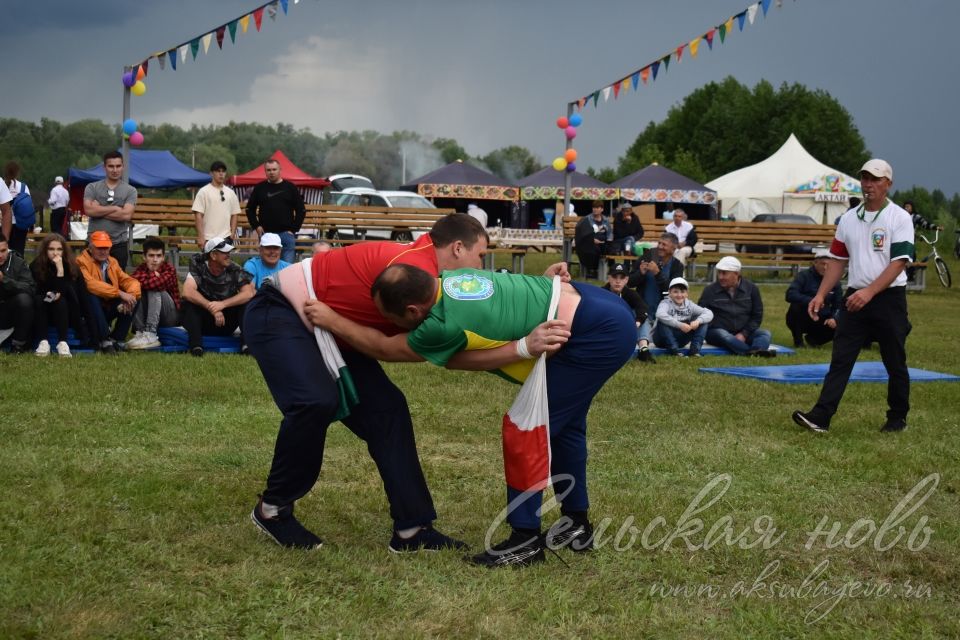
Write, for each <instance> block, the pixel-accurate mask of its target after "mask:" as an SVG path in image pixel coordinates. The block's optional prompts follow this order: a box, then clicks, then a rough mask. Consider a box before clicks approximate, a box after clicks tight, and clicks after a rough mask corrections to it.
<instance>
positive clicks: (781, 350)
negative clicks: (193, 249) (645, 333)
mask: <svg viewBox="0 0 960 640" xmlns="http://www.w3.org/2000/svg"><path fill="white" fill-rule="evenodd" d="M770 348H771V349H773V350H775V351H776V352H777V354H778V355H781V356H789V355H793V354H795V353H796V351H794V350H793V349H790V348H788V347H784V346H781V345H779V344H772V345H770ZM650 352H651V353H653V355H655V356H665V355H667V350H666V349H664V348H662V347H652V348H651V349H650ZM680 353H682V354H684V355H690V348H689V347H683V348H682V349H680ZM700 353H702V354H703V355H705V356H732V355H733V352H731V351H727V350H726V349H724V348H723V347H715V346H713V345H712V344H705V345H703V348H702V349H700ZM634 354H636V350H634Z"/></svg>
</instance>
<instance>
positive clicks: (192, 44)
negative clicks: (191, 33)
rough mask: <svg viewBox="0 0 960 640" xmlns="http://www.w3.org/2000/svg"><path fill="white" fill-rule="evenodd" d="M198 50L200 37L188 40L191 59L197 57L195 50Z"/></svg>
mask: <svg viewBox="0 0 960 640" xmlns="http://www.w3.org/2000/svg"><path fill="white" fill-rule="evenodd" d="M198 51H200V38H194V39H193V40H191V41H190V52H191V53H192V54H193V59H194V60H196V59H197V52H198Z"/></svg>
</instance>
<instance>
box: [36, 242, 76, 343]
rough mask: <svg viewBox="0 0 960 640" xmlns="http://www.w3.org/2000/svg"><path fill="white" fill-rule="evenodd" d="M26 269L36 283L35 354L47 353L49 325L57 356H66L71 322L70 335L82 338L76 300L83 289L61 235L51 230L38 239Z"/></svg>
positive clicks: (71, 256)
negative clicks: (48, 233) (51, 328)
mask: <svg viewBox="0 0 960 640" xmlns="http://www.w3.org/2000/svg"><path fill="white" fill-rule="evenodd" d="M30 272H31V273H32V274H33V280H34V282H35V283H36V289H35V292H36V295H35V296H34V310H35V312H36V316H35V321H34V334H35V336H36V338H37V339H38V340H39V342H38V344H37V350H36V352H35V353H36V354H37V355H38V356H41V357H42V356H48V355H50V342H51V341H50V340H49V336H48V334H49V333H50V325H51V324H52V325H53V326H54V327H55V330H56V338H55V341H54V344H56V345H57V347H56V350H57V355H59V356H60V357H62V358H69V357H70V356H71V355H72V354H71V353H70V345H69V344H68V341H69V330H70V325H71V324H72V325H73V328H74V334H75V335H77V336H83V338H81V342H85V341H86V339H85V338H86V336H85V334H86V327H85V326H84V320H83V304H82V303H81V302H80V300H81V298H82V296H83V295H85V294H86V291H87V290H86V287H85V286H84V284H83V276H81V275H80V269H79V268H78V267H77V261H76V260H75V259H74V257H73V253H72V252H71V251H70V245H68V244H67V241H66V240H64V238H63V236H61V235H59V234H56V233H51V234H50V235H48V236H46V237H45V238H44V239H43V240H42V241H41V242H40V247H39V248H38V250H37V257H36V258H34V259H33V262H31V263H30Z"/></svg>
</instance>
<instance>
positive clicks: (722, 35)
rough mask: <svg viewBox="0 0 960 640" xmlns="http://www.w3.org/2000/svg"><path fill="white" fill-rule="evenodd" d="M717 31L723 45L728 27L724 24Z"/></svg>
mask: <svg viewBox="0 0 960 640" xmlns="http://www.w3.org/2000/svg"><path fill="white" fill-rule="evenodd" d="M717 30H718V31H719V32H720V42H721V43H722V42H723V41H724V39H725V38H726V37H727V25H725V24H722V25H720V27H719V28H718V29H717Z"/></svg>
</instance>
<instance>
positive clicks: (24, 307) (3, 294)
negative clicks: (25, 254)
mask: <svg viewBox="0 0 960 640" xmlns="http://www.w3.org/2000/svg"><path fill="white" fill-rule="evenodd" d="M33 291H34V287H33V276H32V275H31V274H30V267H28V266H27V263H26V262H24V261H23V258H21V257H20V255H19V254H17V253H16V252H14V251H11V250H10V244H9V243H8V242H7V237H6V236H5V235H3V233H2V232H0V344H2V343H3V342H4V341H5V340H6V339H7V337H9V336H10V335H11V334H13V338H12V339H11V344H10V353H25V352H26V351H27V349H28V348H29V345H28V344H27V343H28V342H29V340H30V334H31V332H32V331H33Z"/></svg>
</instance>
